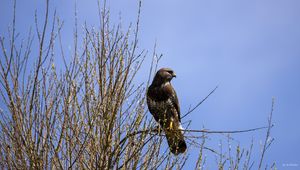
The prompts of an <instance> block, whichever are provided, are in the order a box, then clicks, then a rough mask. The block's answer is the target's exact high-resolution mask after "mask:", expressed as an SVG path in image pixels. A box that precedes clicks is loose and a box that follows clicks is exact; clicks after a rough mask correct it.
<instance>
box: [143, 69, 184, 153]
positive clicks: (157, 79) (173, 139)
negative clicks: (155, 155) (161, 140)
mask: <svg viewBox="0 0 300 170" xmlns="http://www.w3.org/2000/svg"><path fill="white" fill-rule="evenodd" d="M174 77H176V74H175V73H174V71H173V70H172V69H170V68H161V69H159V70H158V71H157V73H156V75H155V76H154V79H153V81H152V84H151V85H150V86H149V87H148V90H147V105H148V108H149V111H150V113H151V114H152V115H153V117H154V119H155V120H156V122H158V123H159V125H160V128H161V129H162V130H163V131H164V133H165V135H166V138H167V141H168V145H169V148H170V151H171V152H172V153H173V154H174V155H178V154H180V153H184V152H185V150H186V148H187V146H186V143H185V140H184V135H183V132H182V130H183V128H182V126H181V120H180V107H179V102H178V98H177V95H176V92H175V90H174V88H173V87H172V85H171V80H172V79H173V78H174Z"/></svg>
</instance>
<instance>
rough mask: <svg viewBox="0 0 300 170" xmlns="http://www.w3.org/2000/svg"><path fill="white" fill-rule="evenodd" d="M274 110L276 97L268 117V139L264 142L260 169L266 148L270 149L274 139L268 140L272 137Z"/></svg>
mask: <svg viewBox="0 0 300 170" xmlns="http://www.w3.org/2000/svg"><path fill="white" fill-rule="evenodd" d="M273 110H274V98H273V99H272V106H271V112H270V116H269V118H268V127H267V128H268V130H267V134H266V139H265V142H264V146H263V150H262V155H261V158H260V162H259V166H258V169H261V166H262V163H263V158H264V155H265V152H266V150H267V149H268V147H269V146H270V144H271V143H272V142H273V140H274V139H271V141H270V142H268V141H269V137H270V132H271V128H272V127H273V124H272V116H273ZM268 143H269V144H268Z"/></svg>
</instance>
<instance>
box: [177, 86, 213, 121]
mask: <svg viewBox="0 0 300 170" xmlns="http://www.w3.org/2000/svg"><path fill="white" fill-rule="evenodd" d="M218 87H219V86H216V87H215V88H214V89H213V90H212V91H211V92H210V93H209V94H208V95H207V96H206V97H205V98H204V99H203V100H201V101H200V102H199V103H198V104H197V105H196V106H195V107H193V108H192V109H189V111H188V112H187V113H186V114H184V115H183V116H182V117H181V119H183V118H184V117H186V116H187V115H189V114H190V113H192V112H193V111H194V110H195V109H197V107H199V106H200V105H201V104H202V103H203V102H204V101H205V100H206V99H207V98H208V97H209V96H210V95H211V94H213V93H214V92H215V91H216V90H217V88H218Z"/></svg>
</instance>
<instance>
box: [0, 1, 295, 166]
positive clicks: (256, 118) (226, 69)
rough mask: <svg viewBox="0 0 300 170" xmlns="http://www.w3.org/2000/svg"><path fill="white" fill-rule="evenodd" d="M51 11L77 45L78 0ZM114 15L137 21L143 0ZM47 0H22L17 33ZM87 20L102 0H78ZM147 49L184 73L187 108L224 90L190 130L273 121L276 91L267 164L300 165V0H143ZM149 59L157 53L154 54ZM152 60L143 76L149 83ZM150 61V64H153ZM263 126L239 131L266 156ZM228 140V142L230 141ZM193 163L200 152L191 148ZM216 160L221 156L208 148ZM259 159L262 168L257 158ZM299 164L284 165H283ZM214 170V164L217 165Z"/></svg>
mask: <svg viewBox="0 0 300 170" xmlns="http://www.w3.org/2000/svg"><path fill="white" fill-rule="evenodd" d="M51 4H52V5H51V9H52V10H53V9H54V8H56V9H57V12H58V15H59V16H60V17H61V18H62V19H63V20H64V21H65V27H64V31H65V34H64V44H65V45H66V46H70V48H72V43H73V39H72V31H73V21H74V17H73V14H74V3H73V1H72V2H71V1H59V0H54V1H53V2H51ZM108 4H109V6H110V9H111V15H112V21H113V22H115V23H117V22H118V21H119V14H120V13H121V16H122V22H123V24H124V25H128V23H129V22H135V19H136V15H137V7H138V2H137V1H135V0H126V1H125V0H112V1H109V2H108ZM43 5H44V2H43V1H37V0H31V1H19V2H18V4H17V11H18V13H17V28H18V30H17V31H18V32H21V33H26V32H28V28H29V26H34V17H33V16H34V15H33V14H34V9H36V8H37V9H38V11H40V12H41V11H42V9H43V7H44V6H43ZM11 13H12V1H11V0H1V2H0V14H1V15H0V33H1V35H3V34H6V31H7V25H9V24H10V23H11ZM78 15H79V20H80V23H81V24H82V23H83V22H84V21H85V20H86V21H87V23H88V24H89V25H95V26H96V25H97V24H98V22H97V19H98V18H97V5H96V1H95V0H89V1H83V0H78ZM140 24H141V25H140V26H141V27H140V39H139V41H140V45H139V48H140V49H146V50H149V52H151V51H152V49H153V45H154V42H155V40H156V41H157V51H158V52H159V53H162V54H163V55H164V57H163V59H162V60H161V63H160V66H161V67H171V68H173V69H174V70H175V72H176V73H177V78H176V79H174V80H173V86H175V88H176V90H177V94H178V96H179V100H180V104H181V109H182V112H183V113H184V112H186V111H187V110H188V108H189V106H190V105H194V104H196V103H197V102H198V101H199V100H201V99H202V98H204V97H205V96H206V95H207V94H208V93H209V92H210V90H212V89H213V88H214V87H215V86H216V85H219V88H218V90H217V91H216V92H215V93H214V94H213V95H212V96H211V97H210V98H209V99H208V100H207V101H206V102H205V103H204V104H203V105H201V106H200V107H199V108H198V109H197V110H196V111H195V112H193V113H192V114H191V115H190V116H189V117H187V118H185V120H190V119H191V120H193V122H192V125H191V128H192V129H201V128H202V126H205V127H206V128H208V129H212V130H237V129H247V128H253V127H260V126H263V125H266V123H267V117H268V114H269V112H270V108H271V100H272V97H275V107H274V109H275V110H274V115H273V116H274V123H275V127H274V128H273V129H272V137H274V138H275V142H274V143H273V145H272V146H271V148H270V150H268V151H267V155H266V160H265V162H267V163H268V164H271V163H272V162H274V161H275V162H276V164H277V167H278V168H279V169H299V168H300V157H299V153H300V145H299V143H300V133H299V129H300V125H299V122H300V89H299V88H300V1H299V0H263V1H262V0H252V1H240V0H227V1H224V0H211V1H207V0H206V1H205V0H190V1H184V0H177V1H174V0H164V1H162V0H143V1H142V11H141V22H140ZM149 58H150V55H149ZM149 61H150V60H149V59H148V60H146V63H145V67H144V68H143V70H142V71H141V74H140V75H138V77H137V78H138V79H137V82H145V81H146V80H147V79H146V78H145V76H142V75H143V74H148V66H149V65H150V63H149ZM147 62H148V63H147ZM264 136H265V133H264V131H259V132H254V133H247V134H240V135H234V136H233V137H234V138H235V139H236V140H238V141H240V144H241V146H242V147H248V146H249V145H250V141H251V139H252V138H253V139H254V141H255V142H254V145H255V146H256V147H255V150H254V151H253V155H260V154H259V145H260V141H262V140H263V139H264ZM220 139H223V140H226V138H224V137H223V136H220V135H212V136H211V137H210V141H209V143H208V146H210V147H212V148H218V145H217V144H218V142H219V140H220ZM224 143H225V141H224ZM188 152H189V154H191V157H190V160H189V162H188V163H189V164H193V165H194V161H195V159H196V158H195V155H196V153H197V152H196V150H195V148H189V150H188ZM208 159H210V160H211V161H212V162H213V161H214V159H215V157H214V156H213V155H212V154H211V155H209V154H208ZM253 159H255V160H256V165H255V166H254V169H256V166H257V161H258V157H255V156H254V157H253ZM286 163H292V164H298V167H283V166H282V165H283V164H286ZM210 169H213V168H212V167H211V168H210Z"/></svg>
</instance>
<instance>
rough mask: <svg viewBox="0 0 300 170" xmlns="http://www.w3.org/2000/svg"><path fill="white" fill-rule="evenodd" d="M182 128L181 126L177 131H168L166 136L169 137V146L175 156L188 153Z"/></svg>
mask: <svg viewBox="0 0 300 170" xmlns="http://www.w3.org/2000/svg"><path fill="white" fill-rule="evenodd" d="M181 130H182V128H181V126H179V128H178V129H176V130H166V131H165V134H166V137H167V141H168V145H169V147H170V150H171V152H172V153H173V154H174V155H178V154H180V153H184V152H185V151H186V148H187V146H186V143H185V140H184V136H183V132H182V131H181Z"/></svg>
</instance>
